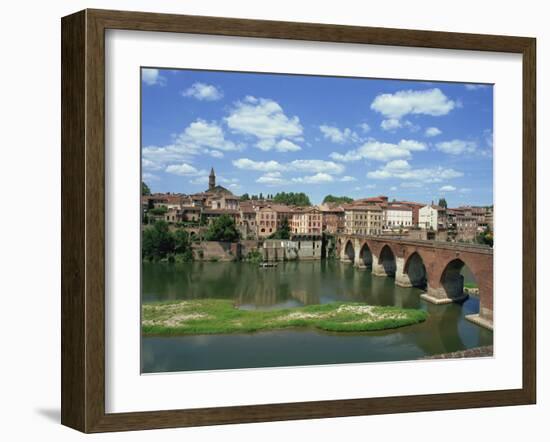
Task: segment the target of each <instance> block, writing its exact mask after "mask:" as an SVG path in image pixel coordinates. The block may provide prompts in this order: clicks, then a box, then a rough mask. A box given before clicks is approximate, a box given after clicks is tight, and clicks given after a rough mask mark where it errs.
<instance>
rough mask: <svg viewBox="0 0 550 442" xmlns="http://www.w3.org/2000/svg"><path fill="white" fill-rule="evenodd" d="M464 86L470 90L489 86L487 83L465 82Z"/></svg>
mask: <svg viewBox="0 0 550 442" xmlns="http://www.w3.org/2000/svg"><path fill="white" fill-rule="evenodd" d="M464 87H465V88H466V89H467V90H469V91H476V90H478V89H485V88H488V87H489V86H488V85H487V84H465V85H464Z"/></svg>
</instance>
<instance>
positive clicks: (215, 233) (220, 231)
mask: <svg viewBox="0 0 550 442" xmlns="http://www.w3.org/2000/svg"><path fill="white" fill-rule="evenodd" d="M204 238H205V239H206V240H207V241H227V242H233V241H237V240H238V239H239V232H238V230H237V227H236V226H235V220H234V219H233V218H232V217H231V216H229V215H227V214H223V215H221V216H220V217H219V218H217V219H215V220H214V221H212V223H211V224H210V226H208V230H207V231H206V233H205V235H204Z"/></svg>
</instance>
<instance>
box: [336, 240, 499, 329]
mask: <svg viewBox="0 0 550 442" xmlns="http://www.w3.org/2000/svg"><path fill="white" fill-rule="evenodd" d="M336 246H337V254H338V256H339V257H340V260H341V261H343V262H349V263H352V264H353V265H355V266H356V267H358V268H363V269H372V273H373V274H374V275H376V276H393V277H395V284H396V285H398V286H401V287H420V288H425V289H426V293H424V294H423V295H421V297H422V298H423V299H425V300H426V301H429V302H432V303H434V304H445V303H451V302H459V301H462V300H464V299H466V298H467V297H468V295H467V294H465V293H464V277H463V276H462V274H461V270H462V268H463V267H464V266H467V267H468V268H469V269H470V271H471V272H472V274H473V275H474V278H475V280H476V282H477V285H478V287H479V314H476V315H467V316H466V319H468V320H470V321H472V322H474V323H476V324H478V325H480V326H483V327H486V328H489V329H491V330H492V329H493V249H492V248H490V247H487V246H482V245H477V244H464V243H448V242H437V241H420V240H407V239H400V238H384V237H380V236H358V235H357V236H356V235H338V236H337V240H336Z"/></svg>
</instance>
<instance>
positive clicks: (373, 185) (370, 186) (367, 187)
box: [365, 184, 376, 189]
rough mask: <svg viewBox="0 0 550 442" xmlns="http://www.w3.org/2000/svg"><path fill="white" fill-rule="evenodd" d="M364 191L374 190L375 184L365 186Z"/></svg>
mask: <svg viewBox="0 0 550 442" xmlns="http://www.w3.org/2000/svg"><path fill="white" fill-rule="evenodd" d="M365 189H376V184H367V185H366V186H365Z"/></svg>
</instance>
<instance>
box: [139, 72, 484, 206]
mask: <svg viewBox="0 0 550 442" xmlns="http://www.w3.org/2000/svg"><path fill="white" fill-rule="evenodd" d="M141 81H142V173H143V179H144V181H145V182H146V183H147V184H148V185H149V186H150V188H151V189H152V191H154V192H182V193H195V192H199V191H202V190H204V189H206V188H207V183H208V173H209V172H210V168H211V167H214V169H215V171H216V175H217V179H218V180H217V182H218V184H221V185H223V186H225V187H227V188H229V189H230V190H232V191H233V192H234V193H235V194H238V195H240V194H242V193H245V192H247V193H249V194H259V193H260V192H262V193H263V194H268V193H277V192H279V191H286V192H291V191H293V192H305V193H307V194H308V195H309V196H310V199H311V200H312V202H313V203H320V202H321V201H322V199H323V197H324V196H325V195H327V194H329V193H331V194H333V195H346V196H350V197H353V198H361V197H367V196H375V195H387V196H389V197H390V199H393V198H396V199H398V200H399V199H401V200H413V201H418V202H425V203H429V202H431V201H432V200H437V199H439V198H440V197H445V198H446V199H447V202H448V203H449V205H450V206H458V205H463V204H471V205H487V204H492V202H493V155H492V151H493V141H492V140H493V88H492V86H487V85H473V84H462V83H442V82H418V81H401V80H379V79H366V78H340V77H319V76H310V75H308V76H297V75H281V74H256V73H233V72H214V71H196V70H171V69H152V68H143V69H142V71H141Z"/></svg>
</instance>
